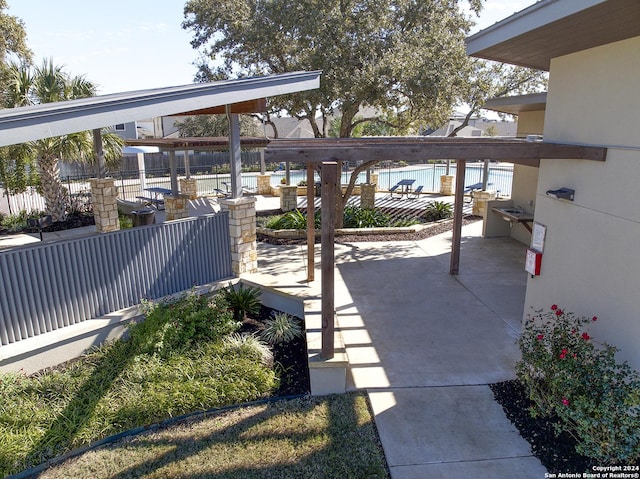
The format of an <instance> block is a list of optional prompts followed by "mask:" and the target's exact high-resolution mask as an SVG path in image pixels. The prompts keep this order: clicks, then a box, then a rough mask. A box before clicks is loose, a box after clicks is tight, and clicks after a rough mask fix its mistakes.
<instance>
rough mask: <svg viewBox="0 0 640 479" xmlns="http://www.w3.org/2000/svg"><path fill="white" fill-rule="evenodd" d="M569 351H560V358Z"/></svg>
mask: <svg viewBox="0 0 640 479" xmlns="http://www.w3.org/2000/svg"><path fill="white" fill-rule="evenodd" d="M568 352H569V351H567V350H566V349H563V350H562V351H560V359H564V358H565V356H566V355H567V353H568Z"/></svg>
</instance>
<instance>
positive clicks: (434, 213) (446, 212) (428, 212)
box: [423, 200, 453, 221]
mask: <svg viewBox="0 0 640 479" xmlns="http://www.w3.org/2000/svg"><path fill="white" fill-rule="evenodd" d="M452 215H453V210H452V207H451V203H447V202H445V201H437V200H433V201H430V202H429V203H427V207H426V208H425V211H424V213H423V217H424V218H425V219H426V220H427V221H438V220H444V219H447V218H451V216H452Z"/></svg>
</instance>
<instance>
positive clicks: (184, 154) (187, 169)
mask: <svg viewBox="0 0 640 479" xmlns="http://www.w3.org/2000/svg"><path fill="white" fill-rule="evenodd" d="M182 159H183V160H184V176H185V178H187V179H191V165H190V164H189V151H188V150H184V151H183V152H182Z"/></svg>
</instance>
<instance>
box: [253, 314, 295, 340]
mask: <svg viewBox="0 0 640 479" xmlns="http://www.w3.org/2000/svg"><path fill="white" fill-rule="evenodd" d="M260 336H261V337H262V339H264V340H265V341H266V342H267V343H269V344H282V343H288V342H289V341H292V340H294V339H295V338H299V337H300V336H302V326H300V323H299V322H298V321H297V320H296V319H295V318H294V317H293V316H290V315H288V314H287V313H275V314H274V315H273V317H272V318H271V319H268V320H267V321H265V324H264V329H263V330H262V332H261V333H260Z"/></svg>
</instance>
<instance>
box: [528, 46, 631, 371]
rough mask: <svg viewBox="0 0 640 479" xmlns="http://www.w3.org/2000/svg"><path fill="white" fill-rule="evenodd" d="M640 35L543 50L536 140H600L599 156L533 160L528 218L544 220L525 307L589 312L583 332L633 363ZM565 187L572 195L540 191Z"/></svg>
mask: <svg viewBox="0 0 640 479" xmlns="http://www.w3.org/2000/svg"><path fill="white" fill-rule="evenodd" d="M638 51H640V37H636V38H633V39H630V40H626V41H622V42H617V43H614V44H610V45H606V46H603V47H598V48H594V49H590V50H586V51H583V52H579V53H576V54H572V55H567V56H564V57H560V58H556V59H553V60H552V62H551V69H550V78H549V93H548V96H547V110H546V116H545V127H544V139H545V141H558V142H566V143H582V144H593V145H603V146H607V147H609V150H608V153H607V161H606V162H594V161H586V160H582V161H580V160H542V162H541V165H540V170H539V179H538V191H537V200H536V212H535V217H536V221H538V222H540V223H542V224H544V225H546V226H547V236H546V244H545V249H544V256H543V260H542V274H541V276H539V277H535V278H530V279H529V281H528V285H527V296H526V302H525V314H527V313H528V312H530V311H531V308H535V309H540V308H549V306H551V304H554V303H557V304H559V305H561V306H562V307H563V308H565V309H567V310H570V311H573V312H575V313H577V314H584V315H587V316H589V317H591V316H593V315H596V316H598V317H599V318H600V320H599V321H597V322H596V323H593V324H592V328H591V331H592V332H593V333H594V335H595V336H596V337H597V338H598V339H602V340H605V341H607V342H609V343H611V344H613V345H615V346H617V347H619V348H620V349H621V350H622V351H621V353H620V358H621V359H626V360H629V362H630V363H631V365H632V366H633V367H634V368H636V369H640V348H639V347H638V338H640V303H639V302H638V297H639V292H640V251H638V246H639V245H640V199H639V198H638V195H637V183H638V179H640V135H639V134H638V125H639V124H640V123H639V120H640V116H639V114H638V111H640V91H639V90H638V82H637V79H638V78H640V62H639V61H638ZM563 186H565V187H569V188H573V189H575V191H576V193H575V201H573V202H569V201H563V200H557V199H554V198H551V197H548V196H546V195H545V191H546V190H549V189H557V188H560V187H563Z"/></svg>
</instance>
